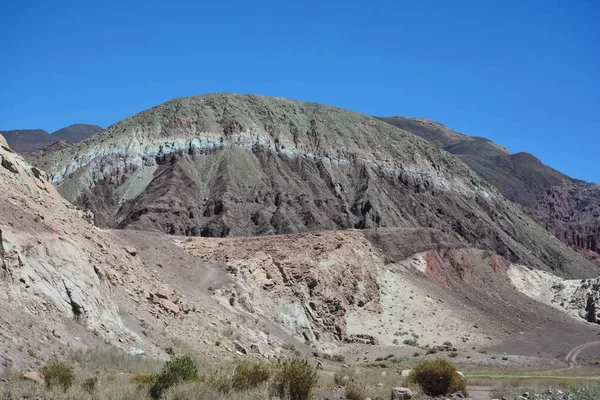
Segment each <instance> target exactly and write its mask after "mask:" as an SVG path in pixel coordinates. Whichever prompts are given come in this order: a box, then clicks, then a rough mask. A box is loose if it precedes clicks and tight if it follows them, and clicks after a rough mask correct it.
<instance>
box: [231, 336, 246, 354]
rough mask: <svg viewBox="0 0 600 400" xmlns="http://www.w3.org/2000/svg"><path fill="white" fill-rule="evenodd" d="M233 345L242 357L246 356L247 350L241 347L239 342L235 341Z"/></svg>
mask: <svg viewBox="0 0 600 400" xmlns="http://www.w3.org/2000/svg"><path fill="white" fill-rule="evenodd" d="M233 344H234V346H235V351H237V352H239V353H242V354H243V355H246V354H248V350H246V348H245V347H244V346H242V344H241V343H240V342H238V341H237V340H234V341H233Z"/></svg>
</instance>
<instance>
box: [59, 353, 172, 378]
mask: <svg viewBox="0 0 600 400" xmlns="http://www.w3.org/2000/svg"><path fill="white" fill-rule="evenodd" d="M69 360H70V361H71V362H73V363H76V364H79V365H80V366H81V367H82V368H84V369H86V370H88V371H119V372H125V373H130V374H148V373H158V372H160V369H161V367H162V365H163V363H162V362H161V361H159V360H156V359H154V358H150V357H145V356H139V355H137V356H135V355H131V354H128V353H126V352H124V351H121V350H119V349H117V348H113V347H111V348H105V349H99V348H96V349H88V350H76V351H73V352H72V353H71V354H70V355H69ZM78 370H79V368H78Z"/></svg>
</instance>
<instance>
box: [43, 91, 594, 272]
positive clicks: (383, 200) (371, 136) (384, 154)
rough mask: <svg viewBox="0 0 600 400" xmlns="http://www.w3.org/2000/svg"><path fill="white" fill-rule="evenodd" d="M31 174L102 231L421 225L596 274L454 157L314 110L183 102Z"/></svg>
mask: <svg viewBox="0 0 600 400" xmlns="http://www.w3.org/2000/svg"><path fill="white" fill-rule="evenodd" d="M38 165H39V166H40V167H41V168H43V169H46V170H47V171H48V172H49V173H50V174H51V176H52V180H53V183H54V184H55V185H56V186H57V188H58V190H59V192H60V193H61V194H62V195H63V196H64V197H66V198H67V199H68V200H69V201H71V202H73V203H75V204H77V205H78V206H80V207H82V208H86V209H90V210H92V211H93V212H94V214H95V220H96V224H97V225H99V226H101V227H110V228H131V229H142V230H153V231H160V232H165V233H169V234H175V235H193V236H213V237H215V236H216V237H223V236H229V235H235V236H242V235H244V236H249V235H266V234H283V233H294V232H301V231H313V230H323V229H329V230H332V229H348V228H356V229H363V228H383V227H427V228H434V229H437V230H440V231H442V232H444V233H446V234H449V235H451V236H453V237H455V238H456V239H458V240H459V241H460V242H461V243H464V244H465V246H467V245H469V246H473V245H474V246H477V247H479V248H483V249H487V250H490V251H492V252H495V253H498V254H500V255H502V256H504V257H505V258H507V259H509V260H510V261H513V262H519V263H522V264H525V265H528V266H531V267H536V268H540V269H546V270H553V271H554V272H555V273H558V274H562V275H569V276H586V275H589V274H591V273H593V271H594V269H595V268H594V267H593V266H592V264H590V262H589V261H587V260H585V259H584V258H583V257H582V256H580V255H578V254H577V253H575V252H574V251H572V250H571V249H569V248H568V247H567V246H566V245H564V244H563V243H561V242H560V241H558V240H557V239H556V238H554V237H553V236H552V235H550V234H549V233H548V232H547V231H545V230H544V229H543V228H542V227H540V226H539V225H537V224H536V223H535V222H534V221H533V220H531V219H530V218H529V217H527V216H526V215H525V214H524V213H522V212H521V211H520V210H519V209H518V207H517V206H515V205H514V204H513V203H511V202H509V201H507V200H506V199H505V198H504V197H503V196H502V194H500V192H498V191H497V190H496V189H495V188H494V187H493V186H491V185H489V184H488V183H486V182H485V181H483V180H482V179H481V178H480V177H479V176H478V175H477V174H476V173H474V172H473V171H472V170H471V169H470V168H469V167H468V166H467V165H466V164H465V163H464V162H463V161H461V160H460V159H459V158H457V157H456V156H454V155H452V154H450V153H448V152H446V151H444V150H443V149H441V148H440V147H439V146H436V145H435V144H431V143H429V142H427V141H426V140H423V139H421V138H419V137H417V136H415V135H413V134H411V133H409V132H407V131H405V130H402V129H400V128H398V127H395V126H392V125H390V124H388V123H386V122H383V121H380V120H378V119H376V118H372V117H369V116H366V115H363V114H360V113H356V112H352V111H348V110H343V109H339V108H335V107H331V106H326V105H322V104H315V103H304V102H298V101H293V100H288V99H283V98H274V97H263V96H256V95H237V94H210V95H203V96H196V97H186V98H179V99H175V100H171V101H169V102H166V103H164V104H161V105H159V106H156V107H153V108H151V109H149V110H146V111H143V112H141V113H139V114H136V115H134V116H132V117H129V118H127V119H124V120H122V121H120V122H118V123H116V124H114V125H112V126H110V127H109V128H107V129H105V130H103V131H101V132H100V133H98V134H96V135H93V136H91V137H90V138H88V139H86V140H84V141H82V142H80V143H77V144H75V145H74V146H72V147H70V148H68V149H63V150H59V151H57V152H55V153H52V154H48V155H46V156H44V157H43V158H42V159H41V160H40V161H39V162H38Z"/></svg>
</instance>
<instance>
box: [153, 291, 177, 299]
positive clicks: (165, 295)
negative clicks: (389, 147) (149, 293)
mask: <svg viewBox="0 0 600 400" xmlns="http://www.w3.org/2000/svg"><path fill="white" fill-rule="evenodd" d="M155 295H156V297H158V298H160V299H167V300H168V299H170V298H171V296H173V295H175V292H174V291H173V290H171V289H161V290H159V291H157V292H156V293H155Z"/></svg>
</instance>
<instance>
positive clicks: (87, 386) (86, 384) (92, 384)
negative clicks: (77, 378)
mask: <svg viewBox="0 0 600 400" xmlns="http://www.w3.org/2000/svg"><path fill="white" fill-rule="evenodd" d="M97 384H98V378H97V377H93V378H88V379H86V380H84V381H83V383H82V384H81V388H82V389H83V390H84V391H85V392H87V393H89V394H92V393H94V391H95V390H96V385H97Z"/></svg>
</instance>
